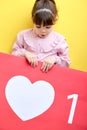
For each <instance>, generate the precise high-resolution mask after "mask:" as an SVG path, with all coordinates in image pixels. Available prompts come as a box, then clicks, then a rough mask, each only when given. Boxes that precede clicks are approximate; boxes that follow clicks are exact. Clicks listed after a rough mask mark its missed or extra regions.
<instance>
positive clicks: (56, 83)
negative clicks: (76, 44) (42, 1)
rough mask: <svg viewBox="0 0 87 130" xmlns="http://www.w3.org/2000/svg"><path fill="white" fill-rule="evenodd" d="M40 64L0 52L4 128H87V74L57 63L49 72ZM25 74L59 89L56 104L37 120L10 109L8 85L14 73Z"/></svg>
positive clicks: (1, 121) (1, 129)
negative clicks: (33, 65) (73, 109)
mask: <svg viewBox="0 0 87 130" xmlns="http://www.w3.org/2000/svg"><path fill="white" fill-rule="evenodd" d="M40 67H41V63H39V65H38V67H36V68H32V67H31V66H29V64H28V63H27V62H26V60H25V59H24V58H19V57H15V56H11V55H7V54H3V53H0V130H87V73H86V72H81V71H77V70H73V69H68V68H63V67H58V66H56V65H55V66H54V67H53V68H52V70H51V71H49V72H48V73H43V72H42V71H41V70H40ZM18 75H21V76H25V77H27V78H29V80H30V81H31V82H32V83H34V82H36V81H39V80H44V81H47V82H49V83H50V84H51V85H52V86H53V87H54V90H55V99H54V103H53V104H52V106H51V107H50V108H49V109H48V110H47V111H46V112H44V113H43V114H41V115H39V116H37V117H36V118H34V119H31V120H27V121H22V120H21V119H19V117H18V116H17V115H16V114H15V113H14V112H13V110H12V109H11V108H10V106H9V104H8V102H7V100H6V96H5V87H6V84H7V82H8V80H9V79H11V78H12V77H13V76H18ZM73 94H76V95H78V99H77V102H76V106H75V112H74V115H73V121H72V123H71V124H69V123H68V119H69V115H70V110H71V107H72V102H73V98H71V99H68V96H69V95H73Z"/></svg>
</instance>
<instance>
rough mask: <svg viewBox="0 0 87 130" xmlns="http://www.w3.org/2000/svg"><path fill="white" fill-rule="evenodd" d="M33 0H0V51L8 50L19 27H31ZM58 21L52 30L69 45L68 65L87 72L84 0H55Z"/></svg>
mask: <svg viewBox="0 0 87 130" xmlns="http://www.w3.org/2000/svg"><path fill="white" fill-rule="evenodd" d="M34 2H35V0H31V1H30V0H13V1H12V0H0V52H4V53H11V49H12V45H13V43H14V40H15V38H16V35H17V33H18V32H19V31H20V30H23V29H26V28H30V27H32V26H33V24H32V20H31V9H32V6H33V4H34ZM56 3H57V7H58V10H59V21H58V22H57V23H56V25H55V27H54V28H55V31H58V32H59V33H61V34H63V35H64V36H65V37H66V39H67V42H68V44H69V48H70V51H69V53H70V58H71V61H72V63H71V68H74V69H77V70H81V71H86V72H87V54H86V52H87V36H86V34H87V0H56Z"/></svg>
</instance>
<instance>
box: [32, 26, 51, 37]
mask: <svg viewBox="0 0 87 130" xmlns="http://www.w3.org/2000/svg"><path fill="white" fill-rule="evenodd" d="M52 30H53V25H47V26H43V25H36V24H34V31H35V33H36V35H38V36H39V37H41V38H45V37H46V36H47V35H48V34H50V32H51V31H52Z"/></svg>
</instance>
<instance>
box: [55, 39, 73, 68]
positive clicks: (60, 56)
mask: <svg viewBox="0 0 87 130" xmlns="http://www.w3.org/2000/svg"><path fill="white" fill-rule="evenodd" d="M68 53H69V48H68V44H67V43H66V40H65V39H64V40H62V41H61V43H60V47H58V52H57V55H56V56H55V58H56V64H58V65H59V66H64V67H69V65H70V63H71V61H70V58H69V54H68Z"/></svg>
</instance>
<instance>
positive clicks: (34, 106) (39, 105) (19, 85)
mask: <svg viewBox="0 0 87 130" xmlns="http://www.w3.org/2000/svg"><path fill="white" fill-rule="evenodd" d="M5 95H6V99H7V102H8V104H9V105H10V107H11V109H12V110H13V111H14V112H15V114H16V115H17V116H18V117H19V118H20V119H21V120H23V121H26V120H30V119H32V118H35V117H37V116H39V115H41V114H42V113H44V112H45V111H46V110H48V109H49V108H50V107H51V105H52V103H53V101H54V96H55V92H54V89H53V87H52V85H51V84H50V83H48V82H46V81H42V80H40V81H37V82H35V83H33V84H32V83H31V81H30V80H29V79H28V78H27V77H25V76H14V77H12V78H11V79H10V80H9V81H8V83H7V85H6V89H5Z"/></svg>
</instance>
